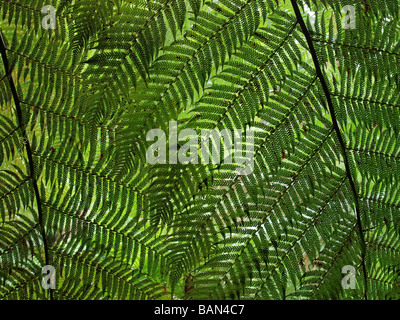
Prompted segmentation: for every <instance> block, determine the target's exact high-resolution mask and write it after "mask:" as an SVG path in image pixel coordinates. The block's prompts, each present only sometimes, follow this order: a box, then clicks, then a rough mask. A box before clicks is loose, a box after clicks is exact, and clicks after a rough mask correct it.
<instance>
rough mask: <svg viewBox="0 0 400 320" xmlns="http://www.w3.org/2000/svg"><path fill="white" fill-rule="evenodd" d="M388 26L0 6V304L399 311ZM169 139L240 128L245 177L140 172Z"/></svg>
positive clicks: (314, 6)
mask: <svg viewBox="0 0 400 320" xmlns="http://www.w3.org/2000/svg"><path fill="white" fill-rule="evenodd" d="M49 4H50V5H52V6H54V7H55V8H56V19H57V20H56V21H57V24H56V29H54V30H52V29H43V28H42V27H41V23H42V19H43V17H44V16H45V14H43V13H41V9H42V8H43V6H45V5H49ZM345 5H354V7H355V9H356V28H355V29H344V28H343V26H342V20H343V18H344V16H345V15H346V13H345V12H344V11H342V9H343V7H344V6H345ZM399 13H400V8H399V5H398V1H397V0H386V1H379V0H363V1H347V0H324V1H316V0H312V1H310V0H301V1H297V2H296V1H294V0H293V1H288V0H286V1H282V0H280V1H272V0H267V1H264V0H219V1H216V0H215V1H202V0H146V1H145V0H108V1H98V0H49V1H47V0H46V1H44V0H34V1H32V0H3V1H1V3H0V17H1V27H0V32H1V33H0V35H1V38H0V52H1V57H2V63H1V64H0V103H1V113H0V298H1V299H49V298H50V299H171V298H172V299H366V298H367V299H398V298H399V296H400V277H399V275H400V273H399V272H400V258H399V257H400V183H399V182H400V178H399V177H400V174H399V173H400V142H399V140H398V137H399V134H400V120H399V119H400V27H399V26H400V25H399ZM170 121H177V122H178V128H179V130H182V129H188V128H192V129H194V130H196V132H201V130H202V129H218V130H223V129H230V130H233V129H248V128H253V129H254V130H255V137H254V145H253V147H254V171H253V172H252V173H251V174H248V175H238V174H237V172H236V167H237V166H236V165H234V164H225V163H222V164H213V163H210V164H188V165H185V164H158V165H152V164H149V163H148V162H147V161H146V150H147V148H148V147H149V146H150V144H151V142H150V141H147V140H146V135H147V132H148V131H149V130H151V129H154V128H159V129H162V130H164V131H165V132H168V125H169V122H170ZM181 142H182V141H180V142H179V143H181ZM176 147H177V146H174V145H168V148H176ZM44 265H52V266H54V267H55V269H56V281H57V288H56V289H55V290H45V289H43V288H42V286H41V281H42V277H43V276H44V275H43V274H42V267H43V266H44ZM348 265H350V266H353V267H354V268H355V270H356V288H355V289H347V290H345V289H344V288H343V287H342V278H343V277H344V274H342V268H343V267H344V266H348Z"/></svg>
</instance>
